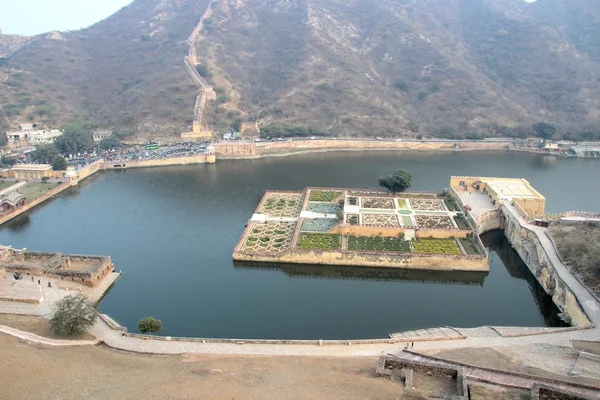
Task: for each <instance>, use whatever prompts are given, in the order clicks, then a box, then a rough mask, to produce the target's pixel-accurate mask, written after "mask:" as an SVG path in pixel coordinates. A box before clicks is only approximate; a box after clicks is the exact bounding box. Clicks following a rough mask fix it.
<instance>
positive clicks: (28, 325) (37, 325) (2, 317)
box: [0, 314, 94, 340]
mask: <svg viewBox="0 0 600 400" xmlns="http://www.w3.org/2000/svg"><path fill="white" fill-rule="evenodd" d="M0 325H6V326H10V327H11V328H15V329H19V330H22V331H26V332H31V333H35V334H36V335H39V336H43V337H47V338H50V339H70V340H94V337H93V336H92V335H90V334H89V333H83V334H81V335H78V336H72V337H68V338H66V337H63V336H57V335H55V334H53V333H52V330H50V321H48V320H47V319H45V318H42V317H35V316H32V315H12V314H0Z"/></svg>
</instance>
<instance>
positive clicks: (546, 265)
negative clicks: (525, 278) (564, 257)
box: [502, 206, 590, 326]
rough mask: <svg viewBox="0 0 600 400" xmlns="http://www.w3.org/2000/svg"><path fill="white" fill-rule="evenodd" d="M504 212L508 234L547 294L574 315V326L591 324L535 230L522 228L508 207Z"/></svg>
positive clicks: (570, 316)
mask: <svg viewBox="0 0 600 400" xmlns="http://www.w3.org/2000/svg"><path fill="white" fill-rule="evenodd" d="M502 212H503V214H504V216H505V231H504V234H505V235H506V237H507V238H508V241H509V242H510V243H511V245H512V246H513V248H514V249H515V251H516V252H517V253H518V254H519V256H520V257H521V259H522V260H523V261H524V262H525V264H526V265H527V267H528V268H529V270H530V271H531V272H532V273H533V275H534V276H535V277H536V279H537V280H538V282H539V283H540V285H541V286H542V287H543V288H544V290H545V291H546V293H548V294H549V295H550V296H552V300H553V301H554V303H555V304H556V305H557V307H558V308H559V309H560V311H561V312H562V313H564V314H565V315H566V316H568V317H569V318H570V323H571V325H574V326H586V325H589V324H590V321H589V319H588V317H587V315H586V314H585V312H584V311H583V309H582V308H581V305H580V304H579V301H578V300H577V297H576V296H575V295H574V294H573V292H572V291H571V289H570V288H569V286H568V285H567V284H566V283H564V282H563V281H562V279H560V277H559V276H558V274H557V273H556V270H555V268H554V266H553V265H552V262H551V261H550V259H549V257H548V255H547V254H546V251H545V249H544V247H543V246H542V244H541V243H540V241H539V239H538V237H537V235H536V234H535V233H534V232H532V231H531V230H529V229H527V228H525V227H521V225H520V224H519V221H518V220H517V219H516V218H517V217H516V216H514V215H513V214H512V213H511V212H510V211H509V210H507V209H506V207H504V206H503V207H502Z"/></svg>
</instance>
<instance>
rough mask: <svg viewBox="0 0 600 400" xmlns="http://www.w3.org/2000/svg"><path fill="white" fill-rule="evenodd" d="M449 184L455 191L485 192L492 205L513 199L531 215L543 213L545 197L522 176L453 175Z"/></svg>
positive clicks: (535, 215)
mask: <svg viewBox="0 0 600 400" xmlns="http://www.w3.org/2000/svg"><path fill="white" fill-rule="evenodd" d="M450 186H452V188H453V189H454V190H456V191H468V192H477V193H484V194H487V195H488V196H489V197H490V199H491V200H492V203H493V204H494V205H496V204H502V203H503V202H504V201H513V202H515V203H516V204H518V205H519V206H520V207H521V208H522V209H523V211H525V212H526V213H527V214H528V215H530V216H532V217H537V216H541V215H543V214H544V210H545V207H546V198H545V197H544V196H542V195H541V194H540V192H538V191H537V190H535V189H534V188H533V187H532V186H531V184H530V183H529V181H527V180H526V179H522V178H490V177H479V176H453V177H451V178H450Z"/></svg>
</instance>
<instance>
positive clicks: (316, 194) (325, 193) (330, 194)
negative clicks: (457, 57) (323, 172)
mask: <svg viewBox="0 0 600 400" xmlns="http://www.w3.org/2000/svg"><path fill="white" fill-rule="evenodd" d="M341 195H342V192H338V191H335V190H311V191H310V197H309V198H308V200H309V201H333V200H334V199H335V198H336V197H339V196H341Z"/></svg>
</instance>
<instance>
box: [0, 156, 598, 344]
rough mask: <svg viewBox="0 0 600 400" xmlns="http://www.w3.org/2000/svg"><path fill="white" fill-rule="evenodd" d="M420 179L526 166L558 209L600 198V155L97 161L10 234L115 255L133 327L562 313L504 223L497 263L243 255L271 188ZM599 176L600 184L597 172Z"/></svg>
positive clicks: (505, 172) (455, 322)
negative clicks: (101, 168)
mask: <svg viewBox="0 0 600 400" xmlns="http://www.w3.org/2000/svg"><path fill="white" fill-rule="evenodd" d="M399 168H402V169H407V170H409V171H410V172H411V173H412V174H413V186H412V189H411V190H415V191H418V190H425V191H441V190H442V189H443V188H444V187H447V186H448V182H449V178H450V175H478V176H503V177H524V178H526V179H528V180H529V181H530V182H531V184H532V185H533V186H534V187H535V188H536V189H538V190H539V191H540V192H541V193H542V194H543V195H544V196H546V198H547V207H546V210H547V211H548V212H559V211H566V210H584V211H595V212H598V211H600V203H599V202H598V201H597V199H598V198H599V197H600V185H598V183H597V182H598V178H597V176H598V172H600V160H593V159H592V160H588V159H561V158H555V157H550V156H542V155H532V154H525V153H522V154H521V153H515V152H456V153H454V152H452V153H451V152H440V153H420V152H379V151H376V152H372V151H368V152H367V151H365V152H334V153H314V154H306V155H297V156H291V157H276V158H265V159H256V160H229V161H222V160H219V161H217V163H216V164H214V165H196V166H181V167H164V168H149V169H137V170H126V171H107V172H102V173H99V174H96V175H95V176H93V177H91V178H89V179H88V180H86V181H84V182H82V183H81V184H80V185H79V187H76V188H72V189H69V190H68V191H66V192H64V193H63V194H61V195H60V196H58V197H57V198H56V199H53V200H51V201H50V202H48V203H47V204H44V205H42V206H40V207H38V208H36V209H34V210H32V211H31V212H29V213H26V214H24V215H22V216H20V217H19V218H17V219H15V220H13V221H12V222H9V223H7V224H5V225H4V226H3V227H2V228H0V243H2V244H5V245H12V246H14V247H17V248H22V247H26V248H28V249H31V250H38V251H60V252H63V253H79V254H101V255H110V256H111V257H112V259H113V262H114V264H115V267H116V269H117V270H122V271H123V275H122V276H121V277H120V278H119V279H118V280H117V282H116V284H115V285H114V286H113V288H112V289H111V290H110V291H109V292H108V294H107V295H106V296H105V298H104V299H103V300H102V301H101V303H100V309H101V310H102V312H105V313H108V314H109V315H111V316H112V317H113V318H114V319H115V320H117V321H118V322H119V323H121V324H123V325H125V326H127V327H128V328H129V330H130V331H132V332H136V331H137V321H138V320H139V319H140V318H142V317H146V316H150V315H152V316H154V317H156V318H159V319H161V320H162V321H163V324H164V328H165V329H164V331H163V334H165V335H170V336H196V337H229V338H285V339H357V338H378V337H387V335H388V333H392V332H398V331H404V330H412V329H419V328H426V327H432V326H439V325H452V326H456V327H473V326H482V325H520V326H554V325H557V324H560V321H559V320H558V319H557V318H556V312H557V311H556V308H555V307H553V305H552V303H551V301H550V300H549V297H548V296H546V295H545V294H544V293H543V291H541V290H540V288H539V286H538V285H537V282H536V281H535V279H534V278H533V277H532V276H531V274H530V273H529V271H528V270H527V268H526V267H525V266H524V265H523V263H522V262H521V261H520V259H519V257H518V255H516V253H515V252H514V251H513V250H512V249H511V248H510V246H509V245H508V244H507V242H506V240H505V239H504V237H503V235H502V234H501V233H496V232H492V233H490V234H487V235H484V237H483V240H484V243H485V244H486V247H487V248H488V251H490V271H489V274H474V275H473V274H464V273H456V274H450V275H449V274H447V273H446V274H440V273H433V272H408V271H389V270H381V269H371V268H369V269H364V270H362V269H356V268H347V269H344V268H339V267H318V266H290V265H265V264H262V265H256V264H238V263H235V264H234V262H233V261H232V252H233V248H234V246H235V244H236V242H237V241H238V239H239V237H240V235H241V233H242V231H243V230H244V225H245V224H246V222H247V221H248V219H249V218H250V217H251V216H252V213H253V212H254V209H255V208H256V206H257V204H258V202H259V200H260V198H261V197H262V195H263V193H264V191H265V190H267V189H284V190H299V189H303V188H304V187H306V186H337V187H356V188H376V187H377V178H378V177H379V176H382V175H385V174H388V173H390V172H392V171H393V170H395V169H399ZM594 182H596V183H594Z"/></svg>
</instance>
